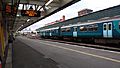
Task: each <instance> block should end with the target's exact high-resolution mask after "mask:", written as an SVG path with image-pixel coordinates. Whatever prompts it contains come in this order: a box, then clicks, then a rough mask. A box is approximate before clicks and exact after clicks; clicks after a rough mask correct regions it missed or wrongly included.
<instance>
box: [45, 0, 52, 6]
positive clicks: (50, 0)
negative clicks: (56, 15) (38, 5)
mask: <svg viewBox="0 0 120 68" xmlns="http://www.w3.org/2000/svg"><path fill="white" fill-rule="evenodd" d="M52 1H53V0H49V1H48V2H47V3H46V4H45V5H46V6H47V5H49V4H50V3H51V2H52Z"/></svg>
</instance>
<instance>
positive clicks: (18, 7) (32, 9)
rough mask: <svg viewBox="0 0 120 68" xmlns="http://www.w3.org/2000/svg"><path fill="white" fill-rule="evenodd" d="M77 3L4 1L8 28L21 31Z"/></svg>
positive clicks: (68, 1) (48, 0) (72, 0)
mask: <svg viewBox="0 0 120 68" xmlns="http://www.w3.org/2000/svg"><path fill="white" fill-rule="evenodd" d="M78 1H80V0H6V2H5V5H6V7H7V8H6V11H7V12H8V13H7V15H6V17H7V21H8V22H9V28H10V29H12V30H14V31H18V30H22V29H24V28H26V27H28V26H30V25H32V24H34V23H36V22H38V21H40V20H42V19H44V18H46V17H48V16H50V15H52V14H54V13H56V12H58V11H60V10H62V9H64V8H66V7H68V6H70V5H72V4H74V3H76V2H78ZM3 2H4V1H3ZM9 7H11V8H9ZM10 9H12V10H10ZM9 11H10V13H9Z"/></svg>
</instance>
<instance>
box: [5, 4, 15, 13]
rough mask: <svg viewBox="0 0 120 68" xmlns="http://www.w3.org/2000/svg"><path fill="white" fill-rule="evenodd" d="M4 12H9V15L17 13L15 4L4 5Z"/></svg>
mask: <svg viewBox="0 0 120 68" xmlns="http://www.w3.org/2000/svg"><path fill="white" fill-rule="evenodd" d="M5 11H6V13H7V14H9V15H11V14H12V15H15V14H16V13H17V7H16V5H13V6H12V5H8V4H7V5H6V10H5Z"/></svg>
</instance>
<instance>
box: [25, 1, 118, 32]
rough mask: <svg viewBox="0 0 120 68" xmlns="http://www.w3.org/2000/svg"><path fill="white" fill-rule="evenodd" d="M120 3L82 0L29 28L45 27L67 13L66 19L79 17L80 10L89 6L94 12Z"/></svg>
mask: <svg viewBox="0 0 120 68" xmlns="http://www.w3.org/2000/svg"><path fill="white" fill-rule="evenodd" d="M116 5H120V0H81V1H79V2H77V3H75V4H73V5H71V6H69V7H67V8H65V9H63V10H61V11H59V12H57V13H55V14H53V15H52V16H49V17H47V18H45V19H43V20H41V21H39V22H36V23H35V24H33V25H31V26H29V27H28V28H27V29H29V28H30V29H31V30H35V29H37V28H40V27H43V26H44V25H45V24H47V23H50V22H53V21H56V20H59V19H61V18H62V16H63V15H65V17H66V20H67V19H70V18H73V17H77V16H78V11H80V10H82V9H85V8H88V9H92V10H93V11H94V12H95V11H99V10H102V9H105V8H109V7H112V6H116Z"/></svg>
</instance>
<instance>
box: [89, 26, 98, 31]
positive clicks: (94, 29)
mask: <svg viewBox="0 0 120 68" xmlns="http://www.w3.org/2000/svg"><path fill="white" fill-rule="evenodd" d="M88 30H89V31H97V30H98V25H97V24H93V25H89V26H88Z"/></svg>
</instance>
